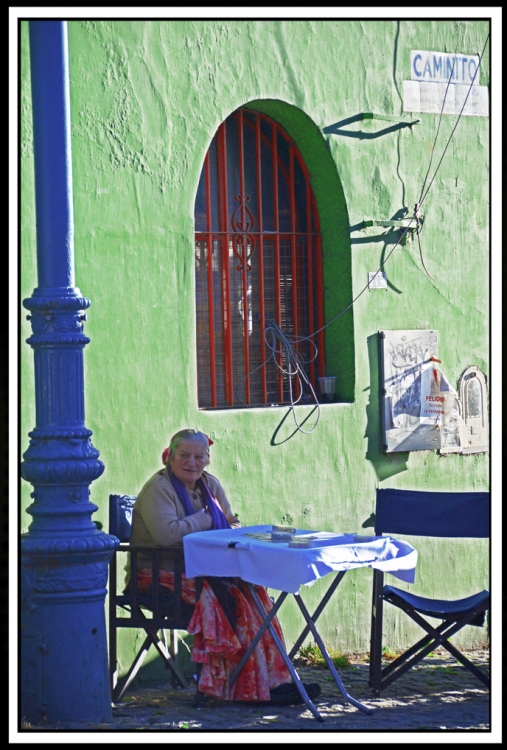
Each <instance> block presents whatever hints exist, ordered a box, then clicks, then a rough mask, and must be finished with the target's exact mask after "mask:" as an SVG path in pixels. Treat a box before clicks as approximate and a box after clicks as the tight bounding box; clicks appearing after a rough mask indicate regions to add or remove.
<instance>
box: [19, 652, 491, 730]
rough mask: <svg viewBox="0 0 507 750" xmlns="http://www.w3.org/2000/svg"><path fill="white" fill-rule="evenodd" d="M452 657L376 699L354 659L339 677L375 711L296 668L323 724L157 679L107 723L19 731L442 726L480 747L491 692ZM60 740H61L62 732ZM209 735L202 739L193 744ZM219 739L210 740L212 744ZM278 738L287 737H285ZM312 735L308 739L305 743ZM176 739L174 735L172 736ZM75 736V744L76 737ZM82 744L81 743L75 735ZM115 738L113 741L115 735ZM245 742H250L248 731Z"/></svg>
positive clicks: (481, 658) (298, 709) (321, 672)
mask: <svg viewBox="0 0 507 750" xmlns="http://www.w3.org/2000/svg"><path fill="white" fill-rule="evenodd" d="M446 654H447V652H442V653H440V652H438V653H437V654H435V655H433V656H432V657H431V658H427V659H426V660H425V661H424V662H423V663H422V664H421V665H420V666H418V667H415V668H413V669H412V670H411V671H410V672H409V673H408V674H407V675H405V676H403V677H401V678H400V679H399V680H398V681H397V682H395V683H393V685H391V686H389V687H388V688H387V689H386V690H385V691H384V692H383V693H382V697H381V698H378V699H376V698H373V697H372V692H371V689H370V688H369V687H368V685H367V679H368V665H367V664H366V663H365V662H364V661H362V660H361V659H360V657H352V659H353V661H352V666H351V667H349V668H347V669H342V670H340V674H341V677H342V680H343V682H344V684H345V686H346V688H347V690H348V692H349V693H350V695H352V696H353V697H354V698H356V699H357V700H359V701H361V702H362V703H364V704H365V705H366V706H368V707H369V708H371V709H372V712H373V713H372V715H370V716H368V715H366V714H365V713H364V712H363V711H361V710H358V709H357V708H355V707H354V706H352V705H350V704H348V703H346V702H345V700H344V699H343V696H342V695H341V693H340V691H339V690H338V688H337V687H336V685H335V683H334V681H332V678H331V676H330V674H329V672H328V671H327V670H326V669H322V668H304V667H303V668H299V669H298V671H299V674H300V675H301V677H302V679H303V681H305V682H306V681H318V682H319V683H320V685H321V688H322V693H321V695H320V697H319V698H318V699H317V701H316V705H317V708H318V710H319V711H320V713H321V714H322V716H323V717H324V722H322V723H319V722H317V721H316V720H315V719H314V717H313V716H312V714H311V712H310V711H308V710H307V708H306V706H304V705H303V706H288V707H287V706H283V707H280V706H278V707H275V706H273V708H269V707H256V706H254V705H248V706H245V705H240V704H238V703H224V702H218V701H215V702H212V703H210V704H207V705H205V706H203V707H202V708H199V709H196V708H193V707H192V698H193V695H194V690H195V688H194V687H190V688H188V689H186V690H182V689H172V688H171V687H170V686H169V684H157V685H150V686H144V687H138V688H136V689H134V690H131V691H130V692H127V693H126V695H125V697H124V699H123V701H122V703H120V704H115V705H114V706H113V709H112V713H113V716H112V718H111V719H110V720H109V721H107V722H105V723H103V724H100V725H94V724H79V723H72V722H68V723H65V724H57V725H49V724H47V723H44V722H43V723H42V724H41V725H39V726H38V727H30V726H25V727H21V734H22V735H24V737H25V739H26V741H29V739H28V738H29V737H30V740H31V739H34V740H35V737H34V733H37V734H38V735H39V737H37V739H42V737H41V736H40V735H43V734H45V735H46V733H48V732H56V733H57V735H58V734H59V733H60V732H69V731H70V732H73V733H74V732H80V733H83V732H84V733H87V732H93V733H97V732H98V733H103V734H104V735H108V734H109V733H124V732H129V731H131V730H134V731H140V730H142V731H144V732H150V733H151V732H153V733H156V732H160V733H161V734H160V735H159V737H158V738H155V737H151V738H150V741H168V739H167V738H166V737H165V733H166V732H174V733H179V734H180V736H181V733H186V734H188V733H195V734H196V735H198V734H201V732H206V733H213V734H215V733H224V735H223V738H222V739H221V741H225V742H228V741H232V735H231V736H227V734H225V733H234V734H236V733H238V732H239V733H246V734H251V733H255V732H273V733H275V732H286V733H295V732H313V733H316V734H317V736H318V733H322V732H324V733H336V732H377V731H380V732H407V731H409V732H419V733H423V732H436V731H438V732H460V733H461V732H467V733H474V734H475V733H477V734H476V736H475V738H474V741H475V740H477V742H479V743H481V744H482V743H483V742H488V741H489V742H491V741H492V740H491V737H490V738H489V739H488V737H487V735H488V734H489V733H490V730H491V727H490V694H489V691H488V690H486V688H485V687H484V686H483V685H482V683H481V682H479V680H477V679H476V678H475V677H474V676H473V675H471V674H470V673H469V672H468V671H467V670H466V669H464V668H463V667H461V666H460V665H457V664H456V662H454V661H452V660H451V659H450V657H448V656H447V655H446ZM469 656H470V657H471V658H472V660H473V661H474V662H476V663H477V664H478V665H482V666H483V667H487V665H488V664H489V654H488V652H486V651H480V652H479V651H474V652H472V653H471V654H469ZM208 736H211V735H208ZM236 736H237V735H236ZM254 736H255V735H254ZM290 736H292V734H290ZM54 739H55V741H57V739H59V737H58V738H57V736H55V738H54ZM203 739H205V738H204V737H201V738H200V739H199V737H197V736H196V738H195V741H202V740H203ZM218 739H219V737H211V741H218ZM279 739H280V741H282V742H283V741H284V740H283V738H282V737H281V736H280V738H279ZM297 739H299V738H297V737H296V741H297ZM309 739H310V738H309V737H306V739H305V740H304V741H305V742H306V741H308V740H309ZM321 739H322V740H323V741H326V742H329V741H332V738H331V737H327V738H325V737H324V736H323V735H321ZM343 739H345V738H343ZM428 739H429V738H428ZM463 739H464V738H463ZM47 740H49V738H48V737H47V735H46V741H47ZM147 740H148V738H147ZM175 740H176V737H175V738H174V740H172V741H175ZM181 740H182V741H183V742H185V741H187V742H188V741H191V740H189V738H188V737H187V738H186V739H185V740H183V737H182V736H181ZM259 740H260V737H259ZM70 741H73V738H72V737H71V740H70ZM76 741H79V740H78V738H77V737H76ZM93 741H96V737H94V738H93ZM111 741H114V739H112V737H111ZM176 741H178V740H176ZM240 741H242V738H240ZM244 741H245V742H246V741H248V738H247V737H246V736H245V738H244ZM262 741H268V737H267V736H264V737H263V739H262ZM274 741H276V736H275V739H274Z"/></svg>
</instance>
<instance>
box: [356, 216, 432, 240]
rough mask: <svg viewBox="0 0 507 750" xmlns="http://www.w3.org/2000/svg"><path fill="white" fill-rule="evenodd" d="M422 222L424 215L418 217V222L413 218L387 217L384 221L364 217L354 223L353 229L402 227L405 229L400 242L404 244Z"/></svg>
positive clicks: (411, 237)
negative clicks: (358, 222)
mask: <svg viewBox="0 0 507 750" xmlns="http://www.w3.org/2000/svg"><path fill="white" fill-rule="evenodd" d="M423 222H424V216H420V217H419V223H417V222H416V221H415V220H414V219H413V218H410V219H401V220H394V219H387V220H385V221H383V220H380V219H364V221H363V222H362V223H361V224H359V225H356V226H355V227H354V229H367V228H368V227H392V228H393V229H404V230H406V231H405V233H404V234H403V239H402V241H401V244H402V245H405V244H406V242H407V240H408V239H410V240H412V239H413V238H414V234H415V233H416V232H417V230H418V228H419V230H420V229H422V225H423Z"/></svg>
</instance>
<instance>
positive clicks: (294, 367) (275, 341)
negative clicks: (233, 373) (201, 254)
mask: <svg viewBox="0 0 507 750" xmlns="http://www.w3.org/2000/svg"><path fill="white" fill-rule="evenodd" d="M488 40H489V34H488V36H487V37H486V41H485V43H484V47H483V50H482V54H481V55H479V63H478V65H477V67H476V69H475V73H474V75H473V78H472V81H471V83H470V86H469V88H468V91H467V94H466V97H465V99H464V102H463V105H462V107H461V110H460V113H459V115H458V118H457V120H456V123H455V125H454V127H453V129H452V131H451V134H450V136H449V139H448V141H447V143H446V145H445V147H444V150H443V152H442V156H441V157H440V161H439V162H438V164H437V166H436V169H435V172H434V174H433V177H432V178H431V180H430V183H429V185H428V187H427V188H426V182H427V180H428V176H429V173H430V170H431V164H432V161H433V154H434V150H435V146H436V143H437V139H438V135H439V132H440V124H441V122H442V115H443V111H444V107H445V101H446V98H447V93H448V90H449V86H450V83H451V79H452V75H453V72H454V66H455V64H456V56H455V58H454V62H453V67H452V70H451V75H450V76H449V80H448V82H447V87H446V90H445V93H444V98H443V101H442V108H441V111H440V118H439V121H438V126H437V132H436V135H435V140H434V142H433V147H432V151H431V158H430V163H429V165H428V169H427V171H426V175H425V178H424V181H423V185H422V188H421V194H420V197H419V201H418V202H417V203H416V204H415V206H414V215H413V216H412V218H411V219H410V221H409V223H408V225H407V226H406V227H405V228H404V231H403V233H402V234H401V236H400V237H399V238H398V240H397V242H396V244H395V245H394V246H393V248H392V249H391V250H390V251H389V253H388V255H387V256H386V258H385V259H384V261H383V263H382V264H381V265H380V266H379V268H378V270H377V271H376V272H375V274H374V275H373V276H372V278H371V279H369V281H368V283H367V284H366V286H365V287H364V288H363V289H362V290H361V291H360V292H359V294H358V295H357V296H356V297H354V299H353V300H352V301H351V302H350V303H349V304H348V305H347V306H346V307H344V308H343V310H341V311H340V312H339V313H338V314H337V315H335V316H334V317H333V318H331V320H329V321H328V322H327V323H326V324H325V325H323V326H321V328H318V329H317V330H316V331H314V332H313V333H311V334H310V335H309V336H292V335H288V334H285V333H284V332H283V331H282V329H281V328H280V326H279V325H278V323H277V322H276V321H275V320H274V318H272V317H271V316H269V315H266V316H265V319H266V322H267V323H268V325H267V326H265V327H264V340H265V342H266V346H267V347H268V348H269V349H270V351H271V354H270V355H269V357H268V358H267V359H266V361H265V362H263V364H262V365H259V367H256V368H255V370H252V371H251V372H250V373H248V375H246V376H245V378H243V381H241V382H244V380H246V379H247V378H248V377H250V376H251V375H253V374H254V373H255V372H256V371H257V370H259V369H261V368H262V367H264V366H265V365H266V364H267V363H268V362H269V361H270V360H272V361H273V362H274V364H275V367H276V368H277V369H278V371H279V372H280V373H281V374H282V376H283V375H286V376H288V380H289V395H290V403H291V410H292V414H293V417H294V422H295V424H296V427H297V429H298V430H299V431H300V432H303V433H304V434H310V433H311V432H313V431H314V429H315V428H316V427H317V424H318V422H319V419H320V404H319V401H318V398H317V395H316V393H315V390H314V388H313V386H312V384H311V382H310V380H309V378H308V376H307V375H306V373H305V371H304V368H303V365H305V364H309V363H310V362H313V361H314V360H315V359H316V357H317V356H318V348H317V345H316V344H315V342H314V341H313V338H314V337H315V336H316V335H317V334H319V333H321V331H323V330H324V329H326V328H328V326H330V325H331V324H332V323H334V322H335V321H337V320H338V319H339V318H340V317H341V316H342V315H344V314H345V313H346V312H347V311H348V310H350V308H351V307H352V306H353V305H354V304H355V303H356V302H357V300H358V299H359V297H361V295H362V294H364V292H365V291H366V290H367V289H369V288H370V285H371V282H372V281H373V280H374V279H375V278H376V276H378V274H379V273H381V272H382V270H383V268H384V266H385V264H386V263H387V261H388V260H389V258H390V257H391V255H392V254H393V253H394V251H395V250H396V248H397V247H398V245H400V243H401V242H402V240H403V238H404V237H405V235H406V234H407V232H408V231H409V229H410V228H411V225H412V223H413V222H414V221H415V223H416V235H417V242H418V245H419V254H420V258H421V263H422V266H423V268H424V270H425V272H426V274H427V275H428V276H429V277H430V279H432V280H433V281H435V279H434V278H433V276H431V275H430V274H429V272H428V270H427V269H426V266H425V264H424V259H423V254H422V248H421V242H420V234H421V231H422V228H423V223H422V221H421V214H420V210H421V207H422V205H423V203H424V201H425V200H426V198H427V196H428V192H429V190H430V188H431V186H432V185H433V182H434V180H435V177H436V175H437V172H438V170H439V169H440V166H441V164H442V161H443V159H444V156H445V154H446V152H447V149H448V147H449V145H450V143H451V140H452V138H453V136H454V133H455V131H456V128H457V127H458V124H459V121H460V119H461V116H462V114H463V110H464V109H465V106H466V103H467V100H468V97H469V95H470V92H471V90H472V86H473V84H474V81H475V78H476V76H477V73H478V71H479V68H480V64H481V62H482V58H483V56H484V52H485V50H486V45H487V43H488ZM425 188H426V191H425ZM268 337H271V341H270V340H268ZM303 341H308V342H309V343H310V345H311V346H313V356H312V357H311V358H310V359H308V360H303V358H302V357H301V355H300V353H299V352H298V350H297V348H296V346H297V344H298V343H301V342H303ZM279 359H282V360H285V362H286V363H287V365H286V367H283V366H282V365H281V364H280V362H279V361H278V360H279ZM293 378H297V381H298V385H299V391H300V393H299V396H298V398H297V399H294V397H293V387H292V379H293ZM303 383H306V384H307V385H308V387H309V388H310V390H311V392H312V395H313V397H314V399H315V403H316V405H317V417H316V420H315V423H314V425H313V427H312V428H311V430H303V429H302V427H301V425H300V424H299V423H298V421H297V419H296V412H295V408H294V407H295V406H296V405H297V404H298V403H299V401H300V400H301V398H302V395H303V390H304V389H303Z"/></svg>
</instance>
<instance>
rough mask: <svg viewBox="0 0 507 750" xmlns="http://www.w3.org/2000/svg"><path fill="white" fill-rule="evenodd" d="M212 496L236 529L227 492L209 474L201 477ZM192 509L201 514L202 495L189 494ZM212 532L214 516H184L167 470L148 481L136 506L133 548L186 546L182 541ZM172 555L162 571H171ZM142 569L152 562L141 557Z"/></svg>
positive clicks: (163, 561)
mask: <svg viewBox="0 0 507 750" xmlns="http://www.w3.org/2000/svg"><path fill="white" fill-rule="evenodd" d="M202 478H203V480H204V481H205V482H206V484H207V485H208V487H209V489H210V491H211V494H212V495H213V497H215V498H216V499H217V501H218V503H219V505H220V507H221V508H222V510H223V512H224V514H225V516H226V518H227V520H228V521H229V523H230V524H231V526H232V527H233V528H238V527H239V526H240V523H239V521H238V519H237V518H236V517H235V516H234V515H233V513H232V510H231V506H230V503H229V501H228V499H227V495H226V494H225V491H224V489H223V487H222V485H221V484H220V482H219V481H218V479H217V478H216V477H214V476H213V475H212V474H208V473H207V472H203V474H202ZM188 495H189V498H190V502H191V504H192V507H193V508H194V509H195V510H196V511H198V510H200V509H201V508H203V507H204V504H203V501H202V498H201V495H200V492H197V491H196V492H191V491H189V492H188ZM209 529H211V516H210V515H209V514H208V513H194V514H193V515H191V516H186V515H185V510H184V508H183V506H182V504H181V503H180V500H179V498H178V495H177V494H176V490H175V489H174V487H173V485H172V483H171V480H170V478H169V475H168V473H167V471H166V469H161V470H160V471H157V473H156V474H154V475H153V476H152V477H151V479H149V480H148V481H147V482H146V484H145V485H144V487H143V488H142V490H141V491H140V492H139V495H138V496H137V500H136V502H135V504H134V513H133V518H132V530H131V534H130V543H131V544H139V545H143V544H155V545H156V546H157V547H172V546H179V547H181V546H182V544H183V541H182V540H183V537H184V536H186V535H187V534H191V533H192V532H194V531H208V530H209ZM171 557H172V556H171V555H170V554H168V555H167V556H165V555H164V556H161V562H160V567H161V568H162V569H163V570H172V569H173V566H172V564H171V562H172V561H171ZM138 567H139V569H140V568H142V567H151V562H150V559H149V558H143V556H142V555H139V560H138Z"/></svg>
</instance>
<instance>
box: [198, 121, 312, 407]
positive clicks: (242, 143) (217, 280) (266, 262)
mask: <svg viewBox="0 0 507 750" xmlns="http://www.w3.org/2000/svg"><path fill="white" fill-rule="evenodd" d="M195 228H196V235H195V264H196V265H195V278H196V312H197V368H198V391H199V407H201V408H210V407H211V408H213V407H231V406H262V405H265V404H286V403H290V399H291V396H290V388H289V378H288V376H287V374H284V373H283V372H282V370H284V369H286V367H287V362H286V358H285V354H283V353H282V352H281V350H280V347H279V345H278V344H276V345H275V351H273V348H272V346H273V343H274V342H272V338H270V337H269V336H268V337H267V341H266V340H265V336H264V331H265V328H266V327H269V325H270V321H275V322H276V324H277V325H278V326H279V327H280V329H281V330H282V331H283V334H284V335H287V336H290V337H297V338H294V339H292V340H293V341H294V346H295V349H296V351H297V355H298V357H299V359H300V361H302V362H306V364H304V365H303V366H304V369H305V372H306V375H307V377H308V378H309V380H310V382H311V383H312V384H313V385H314V388H315V383H316V381H317V378H318V376H319V375H323V374H324V334H323V332H320V333H319V334H318V335H317V336H315V337H314V338H313V339H312V342H313V343H314V344H316V345H317V348H318V356H317V357H316V358H315V356H314V354H315V350H314V347H313V344H312V343H311V342H310V341H309V340H308V339H307V338H305V337H309V336H310V335H311V334H313V332H314V331H316V330H318V329H320V328H322V326H323V325H324V314H323V300H322V290H323V283H322V253H321V235H320V227H319V219H318V214H317V207H316V204H315V197H314V195H313V191H312V188H311V185H310V179H309V176H308V171H307V169H306V167H305V164H304V162H303V159H302V157H301V154H300V153H299V151H298V149H297V147H296V145H295V144H294V142H293V141H292V139H291V138H290V137H289V136H288V134H287V133H286V132H285V131H284V130H283V129H282V128H281V127H280V126H279V125H278V124H277V123H276V122H274V121H273V120H271V119H269V118H268V117H266V116H265V115H262V114H259V113H256V112H252V111H250V110H247V109H238V110H237V111H236V112H234V113H233V114H232V115H231V116H230V117H228V118H227V120H225V122H223V123H222V124H221V125H220V127H219V128H218V131H217V133H216V135H215V137H214V138H213V141H212V143H211V145H210V148H209V150H208V153H207V155H206V159H205V162H204V167H203V170H202V174H201V179H200V182H199V189H198V193H197V198H196V203H195ZM277 365H278V366H277ZM300 388H301V385H300V384H298V383H296V384H295V385H294V384H293V393H292V395H293V398H300V401H299V402H300V403H305V402H306V403H308V402H311V401H312V400H313V395H312V394H311V391H310V390H308V392H306V391H304V392H303V393H301V391H300Z"/></svg>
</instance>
